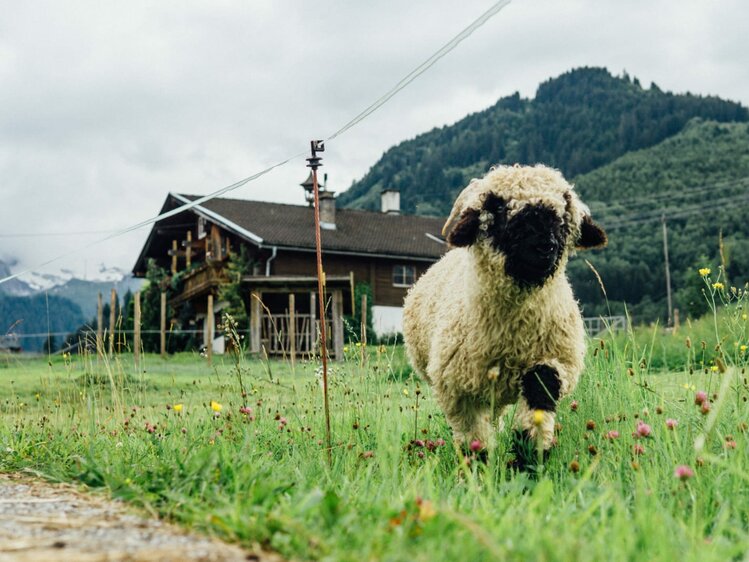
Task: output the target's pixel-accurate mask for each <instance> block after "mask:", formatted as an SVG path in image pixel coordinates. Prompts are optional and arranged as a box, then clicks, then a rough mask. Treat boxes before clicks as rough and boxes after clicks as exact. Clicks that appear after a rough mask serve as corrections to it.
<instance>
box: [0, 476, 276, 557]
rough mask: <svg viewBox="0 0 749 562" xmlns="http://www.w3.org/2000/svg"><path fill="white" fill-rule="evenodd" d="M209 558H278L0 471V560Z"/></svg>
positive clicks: (61, 487) (71, 490) (70, 489)
mask: <svg viewBox="0 0 749 562" xmlns="http://www.w3.org/2000/svg"><path fill="white" fill-rule="evenodd" d="M32 560H33V561H34V562H37V561H47V560H50V561H51V560H55V561H57V560H70V561H76V562H103V561H112V562H114V561H117V562H120V561H128V562H130V561H132V562H136V561H137V562H156V561H159V562H161V561H171V560H174V561H177V560H179V561H198V560H199V561H206V562H207V561H210V562H229V561H232V562H233V561H235V560H258V561H261V562H280V561H281V558H279V557H277V556H275V555H272V554H267V553H264V552H261V551H259V550H257V551H255V552H252V551H248V550H243V549H241V548H239V547H237V546H234V545H228V544H225V543H222V542H219V541H216V540H213V539H210V538H206V537H202V536H199V535H195V534H190V533H187V532H185V531H183V530H181V529H179V528H177V527H175V526H173V525H169V524H167V523H164V522H162V521H158V520H154V519H146V518H144V517H141V516H138V515H134V513H133V511H132V510H128V509H127V508H126V507H125V506H124V505H123V504H121V503H119V502H116V501H110V500H105V499H103V498H100V497H97V496H93V495H88V494H83V493H81V492H79V491H77V490H76V489H75V488H74V487H72V486H68V485H54V484H48V483H44V482H39V481H36V480H31V479H29V478H24V477H19V476H14V475H0V562H6V561H20V562H25V561H29V562H30V561H32Z"/></svg>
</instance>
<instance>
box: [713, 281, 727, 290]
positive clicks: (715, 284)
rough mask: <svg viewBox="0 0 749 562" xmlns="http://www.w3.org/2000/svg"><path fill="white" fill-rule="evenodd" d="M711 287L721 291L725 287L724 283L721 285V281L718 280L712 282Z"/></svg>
mask: <svg viewBox="0 0 749 562" xmlns="http://www.w3.org/2000/svg"><path fill="white" fill-rule="evenodd" d="M713 289H717V290H719V291H722V290H723V289H725V285H723V283H721V282H720V281H718V282H717V283H713Z"/></svg>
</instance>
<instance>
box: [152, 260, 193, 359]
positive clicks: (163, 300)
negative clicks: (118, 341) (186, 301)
mask: <svg viewBox="0 0 749 562" xmlns="http://www.w3.org/2000/svg"><path fill="white" fill-rule="evenodd" d="M188 252H189V250H188ZM159 332H160V335H161V338H160V339H159V352H160V353H161V358H162V359H163V358H165V357H166V291H161V322H160V324H159Z"/></svg>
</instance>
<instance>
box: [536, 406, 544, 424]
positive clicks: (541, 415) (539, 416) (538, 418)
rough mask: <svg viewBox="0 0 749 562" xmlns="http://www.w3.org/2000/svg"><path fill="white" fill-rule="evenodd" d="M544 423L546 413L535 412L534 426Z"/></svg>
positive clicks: (541, 411)
mask: <svg viewBox="0 0 749 562" xmlns="http://www.w3.org/2000/svg"><path fill="white" fill-rule="evenodd" d="M542 423H544V411H543V410H535V411H534V412H533V425H541V424H542Z"/></svg>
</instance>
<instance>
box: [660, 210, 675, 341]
mask: <svg viewBox="0 0 749 562" xmlns="http://www.w3.org/2000/svg"><path fill="white" fill-rule="evenodd" d="M661 224H662V225H663V260H664V262H665V264H666V299H667V300H668V325H669V326H671V325H673V318H674V313H673V304H672V303H671V270H670V268H669V266H668V227H667V226H666V215H665V213H664V214H663V215H661Z"/></svg>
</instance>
